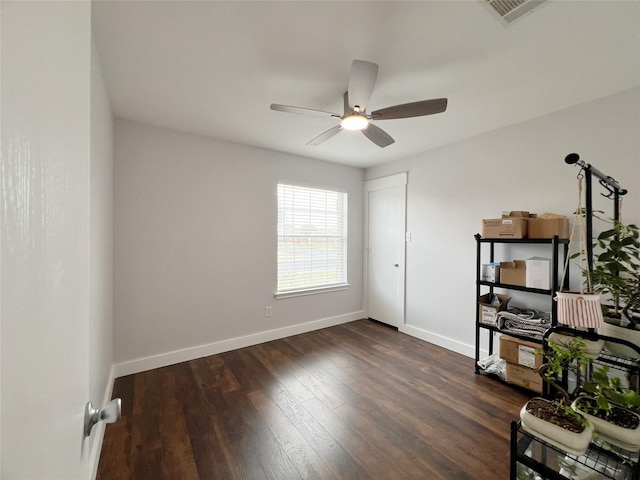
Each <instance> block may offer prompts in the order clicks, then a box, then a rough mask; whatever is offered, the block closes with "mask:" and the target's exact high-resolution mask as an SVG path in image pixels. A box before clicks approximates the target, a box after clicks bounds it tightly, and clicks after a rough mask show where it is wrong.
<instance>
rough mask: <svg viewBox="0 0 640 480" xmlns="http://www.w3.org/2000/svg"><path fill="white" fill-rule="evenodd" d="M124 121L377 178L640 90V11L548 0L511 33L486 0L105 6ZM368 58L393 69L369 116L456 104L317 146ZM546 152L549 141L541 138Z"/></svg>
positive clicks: (101, 38) (383, 72)
mask: <svg viewBox="0 0 640 480" xmlns="http://www.w3.org/2000/svg"><path fill="white" fill-rule="evenodd" d="M92 15H93V28H94V34H95V38H96V43H97V47H98V51H99V55H100V61H101V64H102V69H103V74H104V77H105V81H106V84H107V90H108V93H109V97H110V100H111V105H112V108H113V111H114V114H115V115H116V116H118V117H124V118H129V119H132V120H136V121H140V122H145V123H150V124H153V125H158V126H162V127H167V128H172V129H177V130H181V131H186V132H193V133H197V134H203V135H208V136H211V137H215V138H220V139H224V140H228V141H232V142H237V143H242V144H248V145H254V146H258V147H264V148H268V149H272V150H278V151H282V152H288V153H292V154H297V155H303V156H307V157H313V158H318V159H322V160H328V161H332V162H338V163H343V164H347V165H352V166H357V167H368V166H372V165H377V164H380V163H384V162H388V161H391V160H395V159H399V158H405V157H408V156H411V155H414V154H417V153H420V152H423V151H426V150H429V149H432V148H435V147H438V146H442V145H445V144H448V143H451V142H455V141H458V140H461V139H464V138H467V137H471V136H475V135H478V134H481V133H483V132H487V131H489V130H494V129H496V128H500V127H503V126H506V125H510V124H514V123H518V122H522V121H524V120H527V119H530V118H533V117H537V116H540V115H544V114H546V113H549V112H552V111H555V110H559V109H562V108H566V107H569V106H572V105H576V104H579V103H582V102H585V101H588V100H591V99H595V98H599V97H603V96H606V95H609V94H612V93H615V92H618V91H622V90H625V89H628V88H632V87H634V86H638V85H640V2H638V1H549V2H546V3H545V4H543V5H542V6H541V7H539V8H537V9H536V10H534V11H533V12H532V13H530V14H527V15H525V16H524V17H522V18H520V19H519V20H517V21H516V22H514V23H512V24H510V25H506V24H504V23H503V22H502V20H500V19H499V18H498V17H497V15H496V14H495V13H494V12H493V10H491V9H490V8H489V7H488V6H487V5H486V4H485V3H484V2H483V1H482V0H478V1H451V0H443V1H420V2H419V1H413V2H401V1H389V2H383V1H375V2H369V1H356V2H347V1H320V2H314V1H289V2H279V1H257V2H253V1H229V2H222V1H193V2H192V1H141V2H133V1H94V3H93V10H92ZM353 59H361V60H368V61H372V62H375V63H377V64H378V65H379V74H378V82H377V85H376V88H375V90H374V92H373V95H372V97H371V100H370V102H369V107H368V110H369V111H372V110H376V109H379V108H383V107H387V106H391V105H395V104H401V103H408V102H413V101H418V100H425V99H429V98H438V97H447V98H448V99H449V106H448V109H447V111H446V112H445V113H442V114H438V115H432V116H428V117H420V118H409V119H401V120H386V121H378V122H377V123H376V125H377V126H379V127H381V128H383V129H384V130H385V131H387V132H388V133H389V134H390V135H391V136H392V137H394V138H395V140H396V143H395V144H393V145H391V146H389V147H387V148H384V149H381V148H379V147H377V146H376V145H374V144H373V143H371V142H370V141H369V140H368V139H366V138H365V137H364V136H363V135H362V134H361V133H360V132H347V131H344V132H341V133H340V134H339V135H337V136H335V137H333V138H331V139H329V140H328V141H326V142H325V143H323V144H322V145H319V146H315V147H308V146H306V145H305V144H306V143H307V142H308V141H309V140H311V139H312V138H314V137H315V136H316V135H318V134H320V133H322V132H323V131H325V130H327V129H329V128H331V127H333V126H334V125H335V124H336V123H337V121H336V120H335V119H331V118H326V119H325V118H316V117H307V116H301V115H294V114H288V113H282V112H275V111H272V110H270V109H269V106H270V104H271V103H281V104H287V105H295V106H300V107H308V108H314V109H319V110H326V111H332V112H336V113H342V94H343V93H344V92H345V91H346V88H347V81H348V75H349V69H350V67H351V62H352V60H353ZM540 140H541V141H544V139H540Z"/></svg>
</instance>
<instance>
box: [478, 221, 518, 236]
mask: <svg viewBox="0 0 640 480" xmlns="http://www.w3.org/2000/svg"><path fill="white" fill-rule="evenodd" d="M527 222H528V220H527V219H526V218H524V217H508V218H485V219H483V220H482V236H483V237H484V238H527Z"/></svg>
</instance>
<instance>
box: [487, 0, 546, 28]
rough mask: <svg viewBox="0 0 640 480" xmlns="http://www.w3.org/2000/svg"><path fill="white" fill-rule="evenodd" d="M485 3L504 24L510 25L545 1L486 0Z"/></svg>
mask: <svg viewBox="0 0 640 480" xmlns="http://www.w3.org/2000/svg"><path fill="white" fill-rule="evenodd" d="M486 1H487V3H488V4H489V5H490V6H491V7H493V9H494V10H495V11H496V12H498V15H500V18H502V19H503V20H504V21H505V22H507V23H511V22H513V21H514V20H515V19H517V18H520V17H521V16H522V15H524V14H525V13H527V12H530V11H531V10H533V9H534V8H536V7H537V6H539V5H540V4H542V3H544V2H545V1H546V0H486Z"/></svg>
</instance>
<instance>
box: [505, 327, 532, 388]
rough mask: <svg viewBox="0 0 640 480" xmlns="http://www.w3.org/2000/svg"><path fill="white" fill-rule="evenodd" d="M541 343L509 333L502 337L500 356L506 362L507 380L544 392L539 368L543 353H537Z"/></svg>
mask: <svg viewBox="0 0 640 480" xmlns="http://www.w3.org/2000/svg"><path fill="white" fill-rule="evenodd" d="M539 348H540V345H538V344H536V343H532V342H527V341H525V340H520V339H518V338H515V337H510V336H508V335H502V336H501V337H500V358H502V359H503V360H504V361H505V362H506V370H505V372H506V381H507V382H508V383H512V384H514V385H519V386H520V387H524V388H527V389H529V390H532V391H534V392H537V393H542V377H541V376H540V375H539V374H538V372H537V370H536V369H537V368H539V367H540V365H542V355H540V354H538V355H536V354H535V351H536V349H539Z"/></svg>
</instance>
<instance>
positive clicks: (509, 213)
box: [502, 210, 536, 218]
mask: <svg viewBox="0 0 640 480" xmlns="http://www.w3.org/2000/svg"><path fill="white" fill-rule="evenodd" d="M535 216H536V214H535V213H529V212H527V211H526V210H505V211H503V212H502V218H509V217H524V218H529V217H535Z"/></svg>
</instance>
